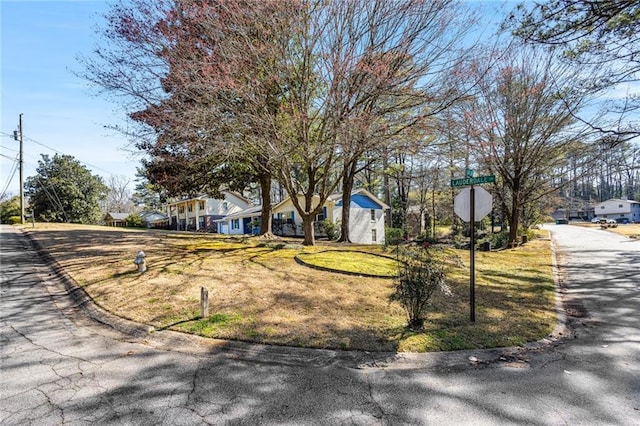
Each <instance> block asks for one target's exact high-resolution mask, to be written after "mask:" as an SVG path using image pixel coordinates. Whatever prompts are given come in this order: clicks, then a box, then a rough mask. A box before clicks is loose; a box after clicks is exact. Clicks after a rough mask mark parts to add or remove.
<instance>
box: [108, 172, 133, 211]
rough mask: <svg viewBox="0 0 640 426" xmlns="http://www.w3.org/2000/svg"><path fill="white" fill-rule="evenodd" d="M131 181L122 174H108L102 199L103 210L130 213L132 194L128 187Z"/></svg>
mask: <svg viewBox="0 0 640 426" xmlns="http://www.w3.org/2000/svg"><path fill="white" fill-rule="evenodd" d="M130 183H131V181H130V180H129V179H128V178H126V177H124V176H113V175H112V176H109V178H108V179H107V182H106V185H107V188H108V190H107V196H106V198H105V199H104V200H103V201H102V203H103V206H102V210H103V211H104V212H122V213H131V212H132V211H133V209H134V204H133V201H132V200H131V198H132V194H131V190H130V189H129V184H130Z"/></svg>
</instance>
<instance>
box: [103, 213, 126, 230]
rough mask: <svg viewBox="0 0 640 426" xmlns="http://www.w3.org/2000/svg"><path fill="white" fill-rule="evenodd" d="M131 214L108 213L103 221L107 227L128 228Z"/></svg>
mask: <svg viewBox="0 0 640 426" xmlns="http://www.w3.org/2000/svg"><path fill="white" fill-rule="evenodd" d="M129 214H130V213H120V212H108V213H106V214H105V215H104V218H103V219H102V221H103V222H104V224H105V225H107V226H119V227H125V226H127V218H128V217H129Z"/></svg>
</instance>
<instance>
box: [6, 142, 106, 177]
mask: <svg viewBox="0 0 640 426" xmlns="http://www.w3.org/2000/svg"><path fill="white" fill-rule="evenodd" d="M0 134H1V135H2V136H7V137H11V138H13V137H14V135H13V134H11V133H7V132H0ZM24 140H25V141H29V142H33V143H35V144H36V145H40V146H41V147H43V148H47V149H49V150H51V151H53V152H55V153H57V154H60V155H71V154H66V153H64V152H62V151H60V150H57V149H55V148H52V147H50V146H49V145H46V144H44V143H42V142H40V141H37V140H35V139H33V138H30V137H28V136H24ZM71 156H72V157H73V158H75V159H76V160H78V161H79V162H80V163H82V164H84V165H85V166H89V167H91V168H93V169H96V170H99V171H101V172H104V173H107V174H109V175H116V174H115V173H113V172H111V171H109V170H105V169H103V168H102V167H98V166H96V165H93V164H90V163H87V162H86V161H82V160H80V159H79V158H76V157H75V156H73V155H71Z"/></svg>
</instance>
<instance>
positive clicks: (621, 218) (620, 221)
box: [616, 217, 629, 224]
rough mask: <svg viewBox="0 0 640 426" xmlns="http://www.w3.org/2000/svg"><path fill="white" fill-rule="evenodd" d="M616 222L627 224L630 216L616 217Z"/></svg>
mask: <svg viewBox="0 0 640 426" xmlns="http://www.w3.org/2000/svg"><path fill="white" fill-rule="evenodd" d="M616 222H618V223H624V224H626V223H629V218H627V217H619V218H617V219H616Z"/></svg>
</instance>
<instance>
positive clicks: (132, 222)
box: [127, 213, 144, 228]
mask: <svg viewBox="0 0 640 426" xmlns="http://www.w3.org/2000/svg"><path fill="white" fill-rule="evenodd" d="M127 226H129V227H132V228H143V227H144V222H143V221H142V217H140V215H139V214H136V213H132V214H130V215H129V216H128V217H127Z"/></svg>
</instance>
